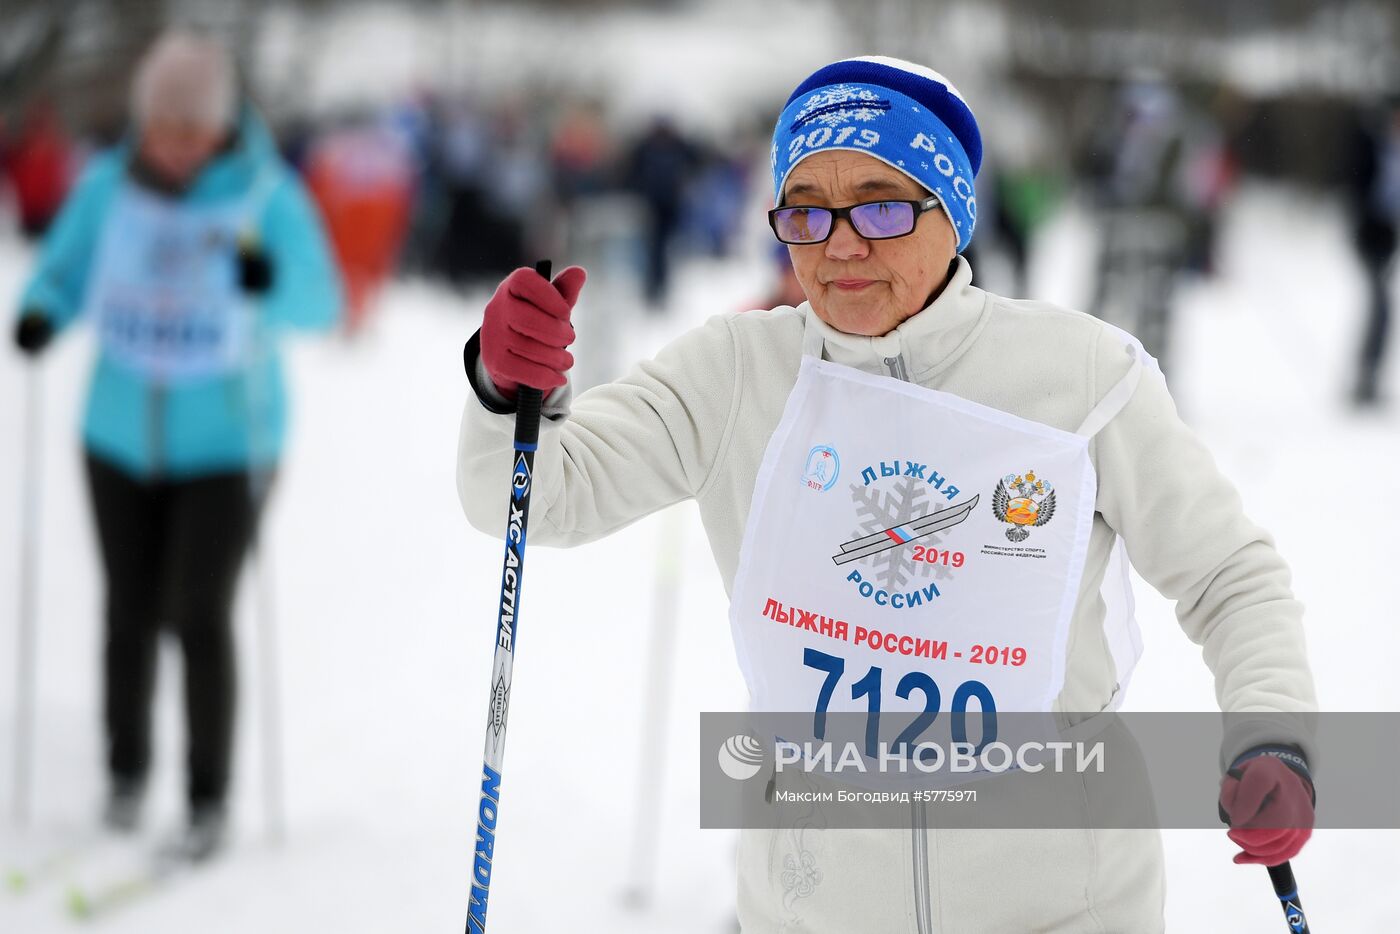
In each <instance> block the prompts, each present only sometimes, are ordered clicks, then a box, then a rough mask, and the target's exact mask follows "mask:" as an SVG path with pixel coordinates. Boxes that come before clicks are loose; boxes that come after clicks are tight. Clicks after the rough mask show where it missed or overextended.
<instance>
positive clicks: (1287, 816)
mask: <svg viewBox="0 0 1400 934" xmlns="http://www.w3.org/2000/svg"><path fill="white" fill-rule="evenodd" d="M1241 758H1245V757H1243V756H1242V757H1241ZM1295 758H1297V759H1298V762H1299V763H1301V762H1302V759H1301V757H1297V756H1295ZM1300 768H1301V769H1302V770H1303V771H1306V769H1307V766H1306V765H1305V764H1301V765H1299V766H1290V765H1289V764H1286V763H1285V761H1284V760H1283V759H1281V758H1279V757H1278V756H1276V755H1274V754H1271V753H1262V754H1256V755H1253V756H1252V757H1249V758H1248V759H1247V761H1245V762H1244V764H1243V765H1239V766H1236V767H1234V768H1231V769H1230V771H1229V773H1228V774H1227V775H1226V776H1225V778H1223V779H1221V781H1220V813H1221V815H1222V816H1223V817H1224V818H1225V820H1226V823H1228V824H1229V825H1230V830H1229V831H1228V832H1227V836H1229V838H1230V839H1231V840H1233V841H1235V843H1237V844H1239V845H1240V847H1241V848H1242V849H1243V852H1242V853H1237V854H1235V862H1237V863H1259V864H1260V865H1263V866H1277V865H1279V864H1280V863H1282V862H1284V861H1286V860H1290V859H1292V858H1293V857H1295V856H1297V855H1298V851H1300V850H1301V849H1302V848H1303V844H1304V843H1307V842H1308V838H1309V837H1311V836H1312V828H1313V805H1314V801H1315V799H1314V795H1313V788H1312V783H1311V781H1310V780H1308V779H1307V778H1305V777H1304V775H1303V774H1302V772H1300V771H1299V769H1300Z"/></svg>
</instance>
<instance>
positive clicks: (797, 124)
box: [788, 84, 891, 132]
mask: <svg viewBox="0 0 1400 934" xmlns="http://www.w3.org/2000/svg"><path fill="white" fill-rule="evenodd" d="M890 106H891V105H890V102H889V101H887V100H884V99H882V98H881V97H880V95H878V94H876V93H875V92H874V91H872V90H870V89H869V88H865V87H860V86H859V85H854V84H837V85H833V86H832V87H829V88H822V89H821V90H820V91H818V92H816V93H815V94H813V95H812V96H811V97H809V98H807V100H806V101H804V102H803V104H802V109H801V110H799V111H798V112H797V118H796V119H795V120H793V123H792V128H791V129H790V130H789V131H788V132H794V131H796V130H798V129H800V128H801V127H804V126H806V125H807V124H809V123H820V124H822V125H823V126H829V127H836V126H840V125H842V124H844V123H847V122H849V121H851V120H860V121H864V122H868V121H871V120H876V119H879V118H880V117H882V116H884V115H885V114H886V113H887V112H888V111H889V110H890Z"/></svg>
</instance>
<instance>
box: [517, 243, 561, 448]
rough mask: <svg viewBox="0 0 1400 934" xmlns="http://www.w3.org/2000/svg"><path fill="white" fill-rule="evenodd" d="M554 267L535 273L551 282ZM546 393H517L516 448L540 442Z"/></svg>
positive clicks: (539, 266)
mask: <svg viewBox="0 0 1400 934" xmlns="http://www.w3.org/2000/svg"><path fill="white" fill-rule="evenodd" d="M553 269H554V265H553V263H551V262H550V261H549V260H547V259H542V260H540V261H539V262H537V263H535V272H537V273H539V274H540V275H541V276H544V278H545V281H546V282H547V281H549V279H550V276H551V275H552V273H553ZM543 402H544V393H542V392H540V391H539V390H538V389H536V388H534V387H533V386H521V387H520V388H519V389H518V390H517V391H516V393H515V447H516V448H517V449H520V448H521V447H522V446H523V445H528V446H529V447H531V448H533V447H534V446H535V444H537V443H538V442H539V440H540V405H541V404H542V403H543Z"/></svg>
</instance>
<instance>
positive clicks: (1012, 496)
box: [992, 470, 1055, 542]
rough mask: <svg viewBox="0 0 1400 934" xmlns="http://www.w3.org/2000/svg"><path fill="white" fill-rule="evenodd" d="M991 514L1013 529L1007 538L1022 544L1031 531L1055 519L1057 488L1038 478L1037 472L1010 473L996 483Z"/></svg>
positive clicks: (1008, 531) (1008, 532)
mask: <svg viewBox="0 0 1400 934" xmlns="http://www.w3.org/2000/svg"><path fill="white" fill-rule="evenodd" d="M992 512H993V513H994V514H995V515H996V517H997V518H998V519H1000V520H1001V521H1002V522H1005V523H1007V524H1008V525H1010V526H1011V528H1009V529H1007V530H1006V537H1007V538H1009V539H1011V541H1013V542H1023V541H1025V540H1026V539H1027V538H1029V537H1030V534H1031V532H1030V530H1031V529H1032V528H1034V527H1038V526H1042V525H1045V524H1046V523H1047V522H1049V521H1050V520H1051V519H1053V518H1054V517H1055V487H1054V486H1053V485H1051V483H1050V481H1049V480H1046V479H1044V478H1043V477H1037V476H1036V475H1035V471H1033V470H1028V471H1026V472H1025V473H1024V474H1016V473H1009V474H1007V475H1006V476H1004V477H1002V478H1001V479H1000V480H999V481H997V488H996V491H995V492H994V493H992Z"/></svg>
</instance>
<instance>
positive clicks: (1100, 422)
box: [1074, 344, 1142, 438]
mask: <svg viewBox="0 0 1400 934" xmlns="http://www.w3.org/2000/svg"><path fill="white" fill-rule="evenodd" d="M1124 349H1125V350H1126V351H1127V352H1128V356H1129V357H1131V358H1132V361H1133V363H1132V366H1130V367H1128V372H1126V373H1124V374H1123V377H1122V378H1121V379H1120V380H1118V382H1116V383H1114V384H1113V388H1112V389H1110V390H1109V391H1108V392H1106V393H1105V394H1104V397H1103V398H1102V399H1100V400H1099V402H1098V404H1097V405H1095V406H1094V407H1093V408H1092V409H1090V410H1089V414H1088V415H1086V416H1085V417H1084V421H1083V423H1081V424H1080V426H1079V427H1078V428H1076V429H1075V430H1074V433H1075V434H1077V435H1083V436H1084V437H1086V438H1092V437H1093V436H1094V435H1096V434H1098V433H1099V432H1100V431H1101V430H1102V429H1103V427H1104V426H1105V425H1107V424H1108V423H1109V422H1110V421H1112V420H1113V416H1115V415H1117V414H1118V413H1119V412H1121V411H1122V410H1123V406H1125V405H1127V404H1128V400H1129V399H1131V398H1132V397H1133V393H1134V392H1135V391H1136V390H1137V385H1138V380H1140V379H1141V378H1142V356H1141V355H1140V354H1139V353H1138V350H1137V347H1136V346H1134V345H1133V344H1128V345H1127V346H1126V347H1125V348H1124Z"/></svg>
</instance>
